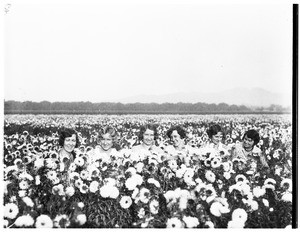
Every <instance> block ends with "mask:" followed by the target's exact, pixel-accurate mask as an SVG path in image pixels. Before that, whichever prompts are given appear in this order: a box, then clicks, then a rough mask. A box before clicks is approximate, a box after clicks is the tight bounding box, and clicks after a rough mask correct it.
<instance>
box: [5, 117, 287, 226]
mask: <svg viewBox="0 0 300 232" xmlns="http://www.w3.org/2000/svg"><path fill="white" fill-rule="evenodd" d="M68 117H69V116H68ZM53 118H54V116H53V117H49V121H48V124H47V125H51V121H52V120H53ZM147 119H148V118H147ZM120 120H121V119H120V118H118V122H120ZM124 120H126V121H128V118H127V117H124ZM145 120H146V119H145V118H144V119H143V120H141V122H140V123H136V124H137V125H141V124H142V123H144V122H145ZM264 120H266V119H264ZM37 121H38V120H37ZM45 121H46V119H45ZM269 121H270V123H266V122H263V123H262V122H260V131H261V132H264V131H269V132H268V137H265V138H264V137H263V136H262V142H261V148H262V150H264V151H265V152H266V151H268V149H269V153H268V154H267V155H268V156H269V159H268V161H269V165H270V170H263V169H260V167H257V169H256V170H253V168H252V164H251V163H244V161H243V160H239V159H235V160H227V159H225V158H220V154H218V152H216V151H214V150H211V149H197V148H198V147H197V146H194V149H191V150H190V151H189V153H188V154H185V155H186V156H187V159H185V160H184V161H183V160H181V159H177V160H167V159H166V154H163V153H161V154H156V153H153V152H150V151H147V152H133V151H132V150H131V149H130V147H124V148H123V149H121V150H120V151H118V152H115V153H113V154H111V155H107V156H102V157H101V159H100V158H99V159H97V160H95V162H93V163H89V162H88V156H89V155H90V154H89V153H90V152H91V151H92V142H89V140H90V138H91V135H93V130H94V129H91V133H90V134H89V136H90V137H88V136H87V137H85V133H84V131H85V130H84V129H86V128H83V127H82V125H81V129H82V139H83V141H86V143H85V144H84V143H83V144H82V145H81V146H80V147H79V148H77V149H75V152H76V154H77V156H76V159H75V160H74V162H73V163H72V164H71V167H70V171H69V172H64V171H63V170H64V164H63V163H60V161H59V159H58V153H57V152H58V149H59V147H58V144H57V138H58V133H57V131H58V128H54V127H53V128H52V129H53V131H52V132H51V133H52V134H50V135H49V134H43V133H41V132H39V131H38V127H36V126H32V125H31V126H32V127H31V128H30V130H31V131H30V130H28V131H30V132H28V131H20V130H18V131H15V133H11V134H9V135H8V134H6V135H5V138H4V183H5V189H4V226H5V227H10V228H15V227H36V228H41V227H56V228H65V227H72V228H73V227H83V228H113V227H120V228H133V227H137V228H166V227H167V228H179V227H186V228H235V227H238V228H240V227H244V228H284V227H289V226H290V225H291V222H292V198H293V195H292V181H291V180H292V172H291V164H290V163H289V162H291V156H292V154H291V134H290V133H291V131H290V124H289V122H288V120H287V121H284V120H282V119H281V120H279V123H275V122H274V121H272V120H271V119H269ZM133 122H134V120H133ZM232 122H233V123H236V122H235V121H234V120H233V121H232ZM245 122H246V124H247V123H249V120H246V119H245ZM19 123H20V122H19ZM105 123H109V122H108V121H107V120H106V122H105ZM164 123H166V122H164ZM189 123H190V124H191V126H192V128H193V130H192V131H191V135H192V136H191V137H194V138H198V139H199V137H201V136H202V138H203V137H204V134H203V133H204V132H205V130H203V131H202V132H203V133H202V132H201V131H200V132H199V130H198V128H201V127H202V124H201V125H200V124H199V125H196V124H194V123H195V121H189ZM219 123H221V124H222V125H223V126H224V127H226V124H227V123H228V121H227V120H224V121H219ZM20 124H21V123H20ZM246 124H245V125H246ZM254 124H255V123H254ZM16 125H17V124H16V123H15V122H10V123H9V125H8V124H6V126H7V127H6V128H9V130H10V131H12V129H11V128H13V127H14V126H16ZM129 125H131V124H129ZM160 125H164V124H163V123H162V124H160ZM245 125H244V124H242V126H241V125H239V127H236V128H243V129H241V130H239V129H235V130H236V131H238V134H240V132H241V131H243V130H245V128H246V126H245ZM90 126H91V127H93V125H92V124H90ZM206 126H207V125H206ZM161 127H162V126H161ZM166 128H168V126H164V127H163V128H161V132H162V131H165V130H166ZM186 128H187V129H188V126H187V127H186ZM43 129H44V127H41V131H42V130H43ZM133 129H135V127H128V128H127V127H124V129H122V128H119V132H121V134H122V133H123V134H126V133H127V134H128V133H130V132H131V133H133V132H136V131H133ZM34 130H35V132H36V133H33V131H34ZM55 130H56V131H55ZM77 130H79V131H80V129H78V128H77ZM136 130H137V129H136ZM232 131H233V130H232ZM272 131H273V132H274V135H272V133H273V132H272ZM161 132H160V136H161V137H162V138H163V140H162V141H163V143H166V142H167V139H166V138H164V135H163V134H162V133H161ZM201 133H202V134H201ZM232 136H233V134H232V133H231V135H230V138H231V139H232ZM270 138H272V139H273V141H272V142H270ZM126 139H127V137H126ZM129 139H131V137H128V140H129ZM237 139H239V137H237ZM128 143H129V142H128ZM227 145H228V144H227ZM225 152H226V151H225ZM186 160H188V162H187V161H186Z"/></svg>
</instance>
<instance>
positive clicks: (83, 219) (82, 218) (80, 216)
mask: <svg viewBox="0 0 300 232" xmlns="http://www.w3.org/2000/svg"><path fill="white" fill-rule="evenodd" d="M75 221H76V222H77V223H78V224H79V225H84V224H85V223H86V215H85V214H78V215H77V217H76V220H75Z"/></svg>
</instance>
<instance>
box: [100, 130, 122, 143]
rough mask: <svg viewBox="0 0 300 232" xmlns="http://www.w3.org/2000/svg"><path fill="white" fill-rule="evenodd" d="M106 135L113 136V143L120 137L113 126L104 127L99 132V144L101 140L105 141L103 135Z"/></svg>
mask: <svg viewBox="0 0 300 232" xmlns="http://www.w3.org/2000/svg"><path fill="white" fill-rule="evenodd" d="M105 134H109V135H110V136H111V138H112V140H113V142H115V141H116V139H117V136H118V133H117V131H116V129H115V128H113V127H111V126H105V127H102V128H101V129H100V131H99V136H98V142H99V140H101V139H103V135H105Z"/></svg>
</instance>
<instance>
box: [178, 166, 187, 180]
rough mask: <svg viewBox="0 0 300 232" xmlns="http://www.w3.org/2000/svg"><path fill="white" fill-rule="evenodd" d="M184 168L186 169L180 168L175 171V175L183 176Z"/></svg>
mask: <svg viewBox="0 0 300 232" xmlns="http://www.w3.org/2000/svg"><path fill="white" fill-rule="evenodd" d="M185 170H186V169H183V168H180V169H178V170H177V171H176V177H177V178H182V177H183V174H184V173H185Z"/></svg>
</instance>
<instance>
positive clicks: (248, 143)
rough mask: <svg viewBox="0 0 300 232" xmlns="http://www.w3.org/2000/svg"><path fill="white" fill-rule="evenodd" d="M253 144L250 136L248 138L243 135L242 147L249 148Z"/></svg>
mask: <svg viewBox="0 0 300 232" xmlns="http://www.w3.org/2000/svg"><path fill="white" fill-rule="evenodd" d="M253 146H254V140H253V139H251V138H248V137H247V135H246V136H245V137H244V140H243V147H244V148H245V149H250V148H252V147H253Z"/></svg>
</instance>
